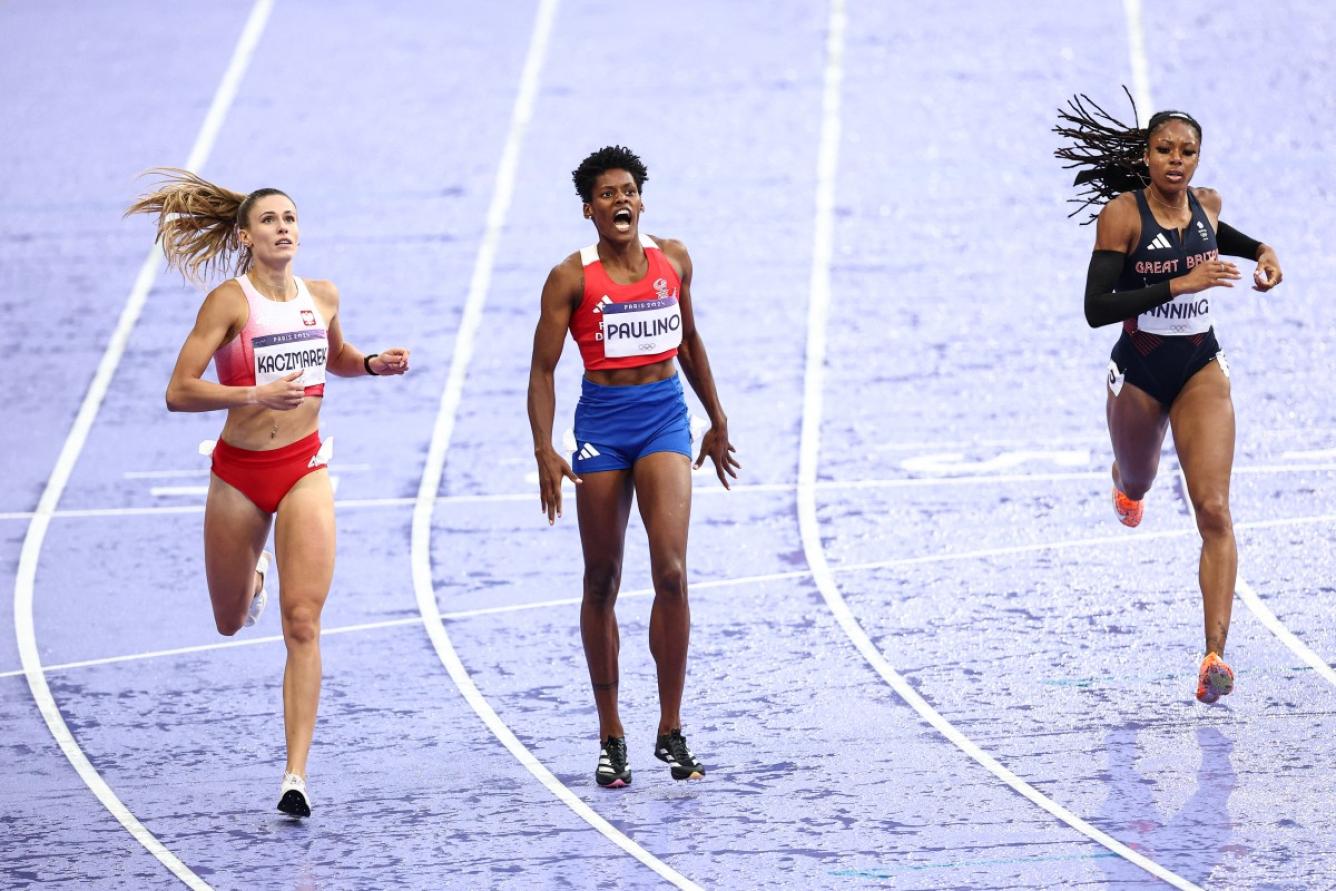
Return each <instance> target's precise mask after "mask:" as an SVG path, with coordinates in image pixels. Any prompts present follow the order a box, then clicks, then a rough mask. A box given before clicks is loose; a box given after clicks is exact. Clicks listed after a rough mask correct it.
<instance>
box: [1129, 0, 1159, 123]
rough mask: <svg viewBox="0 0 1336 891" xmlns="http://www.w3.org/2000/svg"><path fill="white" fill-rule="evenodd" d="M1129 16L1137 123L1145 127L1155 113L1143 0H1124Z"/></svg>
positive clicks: (1133, 93) (1130, 55)
mask: <svg viewBox="0 0 1336 891" xmlns="http://www.w3.org/2000/svg"><path fill="white" fill-rule="evenodd" d="M1123 14H1124V15H1125V16H1126V17H1127V50H1128V57H1129V60H1130V61H1131V63H1132V98H1133V99H1134V100H1136V104H1137V117H1138V118H1139V120H1138V121H1137V125H1138V126H1141V127H1144V126H1146V122H1147V121H1149V120H1150V116H1151V115H1153V114H1155V109H1154V107H1153V106H1152V102H1151V98H1150V65H1149V64H1148V62H1147V59H1146V31H1145V29H1144V28H1143V27H1142V26H1141V0H1123Z"/></svg>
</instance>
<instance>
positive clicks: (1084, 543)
mask: <svg viewBox="0 0 1336 891" xmlns="http://www.w3.org/2000/svg"><path fill="white" fill-rule="evenodd" d="M1324 523H1336V514H1319V515H1317V516H1311V517H1290V518H1287V519H1283V520H1255V521H1253V522H1250V523H1235V524H1234V528H1235V529H1236V530H1246V529H1276V528H1284V527H1292V526H1306V525H1317V524H1324ZM1196 531H1197V530H1195V529H1178V530H1170V531H1165V532H1137V533H1132V532H1127V533H1118V534H1116V535H1110V536H1107V537H1103V538H1075V539H1066V540H1064V541H1050V542H1041V543H1038V544H1032V545H1016V546H1009V547H1000V548H983V549H980V550H974V551H955V552H951V553H945V554H928V555H924V556H921V557H895V558H891V559H887V560H872V561H867V562H863V563H849V564H845V565H844V566H832V567H831V568H830V571H831V572H832V573H833V574H835V575H839V574H841V573H846V572H868V571H870V570H876V569H889V568H894V567H897V566H921V565H923V564H928V563H954V562H956V561H961V560H985V559H988V558H990V557H1008V556H1013V555H1016V554H1025V553H1032V552H1039V551H1056V550H1063V549H1066V548H1084V547H1090V546H1092V545H1107V544H1137V543H1138V542H1143V541H1158V540H1162V539H1166V538H1186V537H1188V536H1190V535H1195V534H1196ZM811 576H812V571H811V570H810V569H791V570H786V571H784V572H766V573H761V574H760V575H744V576H734V577H732V578H723V579H692V580H691V590H693V591H702V590H710V589H712V588H734V587H742V586H745V585H759V584H764V583H767V582H779V581H788V580H791V579H806V578H810V577H811ZM653 594H654V589H653V588H636V589H633V590H630V591H622V592H621V593H620V594H618V595H617V598H618V600H625V599H626V598H628V597H633V598H641V597H650V596H652V595H653ZM579 605H580V598H579V597H556V598H553V599H550V600H528V601H524V602H521V603H512V604H509V605H507V606H485V607H479V608H477V609H462V610H454V611H452V612H448V613H441V619H442V620H443V621H446V622H457V621H461V620H464V619H475V618H479V617H482V616H495V615H504V614H508V613H520V612H528V611H529V610H540V609H552V608H555V607H561V606H579ZM421 624H422V617H421V616H413V617H411V618H405V619H381V620H379V621H376V622H362V623H359V624H356V625H338V626H335V627H333V628H322V629H321V631H320V634H321V636H329V635H335V634H351V633H355V632H359V631H373V630H376V629H380V628H401V627H405V626H408V625H421ZM282 641H283V637H282V635H271V636H269V637H252V638H246V639H244V640H235V639H229V640H225V641H218V642H217V643H211V644H197V645H194V646H188V647H175V648H172V649H168V650H153V651H150V652H146V653H130V654H127V655H123V656H107V657H103V658H100V659H84V660H81V661H78V662H61V663H57V664H53V665H45V666H43V670H44V671H45V672H46V673H47V674H51V673H52V672H56V671H70V670H73V669H76V668H91V667H95V666H98V665H114V664H116V663H118V662H135V661H138V660H141V659H156V658H160V657H163V656H180V655H185V654H190V653H205V652H209V651H211V650H227V649H232V648H234V647H247V646H253V645H255V644H264V643H281V642H282ZM21 674H23V670H22V669H19V670H17V671H0V678H9V677H17V676H19V675H21Z"/></svg>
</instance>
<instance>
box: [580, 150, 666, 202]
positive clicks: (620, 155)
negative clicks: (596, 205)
mask: <svg viewBox="0 0 1336 891" xmlns="http://www.w3.org/2000/svg"><path fill="white" fill-rule="evenodd" d="M609 170H625V171H626V172H627V173H629V174H631V176H632V177H633V178H634V179H635V181H636V188H637V189H642V190H643V189H644V188H645V180H647V179H649V171H648V170H646V169H645V162H644V161H641V160H640V156H639V155H637V154H636V153H635V152H633V151H631V150H630V149H629V148H627V147H626V146H624V145H608V146H604V147H603V148H601V149H599V150H598V151H596V152H594V153H593V154H592V155H590V156H589V157H588V158H585V159H584V160H583V161H581V162H580V166H579V167H577V168H575V169H574V170H572V171H571V179H573V180H575V191H576V192H578V193H579V195H580V200H581V201H583V202H584V203H585V204H588V203H589V202H590V201H593V200H594V181H595V180H597V179H598V178H599V177H600V176H602V175H603V174H605V173H607V172H608V171H609Z"/></svg>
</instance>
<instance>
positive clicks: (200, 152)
mask: <svg viewBox="0 0 1336 891" xmlns="http://www.w3.org/2000/svg"><path fill="white" fill-rule="evenodd" d="M272 9H273V0H256V3H255V5H254V6H253V7H252V8H251V11H250V16H249V17H248V18H247V19H246V24H245V27H244V28H243V29H242V32H241V37H240V39H239V40H238V41H237V45H236V49H234V50H233V52H232V58H231V61H230V62H229V63H228V66H227V71H226V72H225V73H224V75H223V79H222V81H221V82H220V83H219V84H218V90H217V92H216V93H215V94H214V97H213V102H212V104H210V106H209V111H208V114H206V115H205V118H204V123H203V125H202V126H201V128H200V132H199V135H198V136H197V137H196V138H195V145H194V147H193V148H192V149H191V151H190V157H189V158H188V159H187V160H186V164H185V166H186V168H187V169H189V170H199V169H200V168H201V167H202V166H203V165H204V162H205V161H206V160H207V159H208V157H209V153H210V152H211V151H212V149H213V144H214V141H215V140H216V139H217V137H218V133H219V131H220V130H221V128H222V125H223V120H224V118H225V117H226V116H227V112H228V109H229V108H230V107H231V105H232V100H233V99H234V98H235V96H236V93H237V89H238V88H239V87H240V85H241V79H242V76H243V75H244V74H245V72H246V68H247V66H248V65H249V63H250V59H251V56H252V55H253V54H254V52H255V48H256V46H257V45H258V43H259V40H260V35H261V34H262V33H263V31H264V26H265V23H266V22H267V21H268V19H269V13H270V11H271V10H272ZM162 265H163V261H162V256H161V253H160V251H159V248H158V246H157V245H156V244H155V245H154V246H153V247H152V248H151V249H150V250H149V252H148V256H147V257H146V258H145V259H144V263H143V265H141V266H140V267H139V274H138V276H137V277H136V278H135V283H134V286H133V287H132V288H131V289H130V295H129V297H128V298H127V299H126V303H125V308H124V309H122V310H121V315H120V318H119V319H118V320H117V322H116V328H115V330H114V331H113V332H112V334H111V340H110V342H109V343H108V344H107V349H106V352H104V353H103V354H102V359H101V361H100V362H99V363H98V366H97V372H96V373H95V374H94V376H93V381H92V383H91V384H90V385H89V387H88V392H87V393H86V394H85V395H84V398H83V402H82V404H81V405H80V406H79V413H78V415H77V416H76V417H75V419H74V424H73V426H72V427H71V428H70V432H69V435H68V436H66V438H65V444H64V445H63V446H62V447H61V450H60V455H59V456H58V457H57V458H56V465H55V467H54V468H53V469H52V471H51V475H50V476H49V477H47V481H46V487H45V488H44V489H43V490H42V497H41V499H40V500H39V501H38V503H37V510H36V511H35V512H34V514H33V517H32V520H31V522H30V523H29V525H28V532H27V535H26V536H25V537H24V539H23V549H22V551H21V552H20V554H19V566H18V572H17V574H16V576H15V579H14V633H15V636H16V637H17V638H18V648H19V660H20V662H21V664H22V665H23V673H24V675H25V676H26V677H27V680H28V687H29V689H30V690H31V691H32V697H33V700H34V702H35V703H36V704H37V708H38V709H39V710H40V711H41V713H42V718H43V719H44V720H45V721H46V726H47V728H48V729H49V730H50V731H51V735H52V736H53V737H54V738H55V740H56V743H57V744H59V746H60V749H61V751H62V752H64V753H65V757H66V758H67V759H69V762H70V765H71V766H73V768H74V770H75V772H76V773H78V774H79V778H80V779H82V780H83V781H84V783H86V784H87V785H88V788H89V789H90V790H92V792H93V794H94V795H96V796H97V799H98V801H100V802H102V806H103V807H105V808H106V809H107V810H108V811H109V812H110V813H111V814H112V816H114V817H115V818H116V819H117V820H118V821H119V822H120V824H121V825H122V826H124V827H125V829H126V831H128V832H129V833H130V834H131V835H132V836H134V838H135V840H136V841H138V842H139V843H140V844H141V845H143V846H144V848H145V849H146V850H147V851H148V852H149V853H150V854H152V855H153V856H154V857H156V858H157V859H158V860H159V861H160V862H161V863H162V864H163V865H164V866H166V867H167V868H168V869H169V870H171V872H172V874H173V875H175V876H176V877H177V878H178V879H180V880H181V881H182V882H184V883H185V884H186V885H188V886H190V887H191V888H197V889H207V888H208V887H209V885H208V884H207V883H205V881H204V880H203V879H201V878H200V877H199V876H197V875H195V873H194V872H192V871H191V870H190V868H189V867H188V866H186V865H185V864H184V863H182V862H181V860H180V859H178V858H177V857H176V855H175V854H173V853H172V852H171V851H169V850H167V848H166V847H165V846H164V845H163V844H162V842H160V841H158V839H157V838H156V837H155V836H154V835H153V833H151V832H149V831H148V829H147V828H146V827H145V826H144V824H142V823H140V822H139V820H138V819H136V818H135V816H134V814H132V813H130V810H129V809H128V808H127V807H126V806H125V805H124V804H123V803H122V802H121V800H120V799H119V798H117V797H116V793H115V792H113V791H112V790H111V787H110V786H109V785H108V784H107V782H106V781H105V780H103V779H102V776H101V775H100V774H99V773H98V772H97V770H96V769H95V768H94V767H93V765H92V763H91V762H89V760H88V756H87V755H85V754H84V752H83V749H81V748H80V747H79V743H78V741H77V740H76V739H75V738H74V734H73V733H71V732H70V728H69V726H68V725H67V724H66V723H65V719H64V717H62V716H61V714H60V707H59V706H57V705H56V700H55V697H54V696H52V694H51V688H50V686H49V685H48V684H47V682H46V676H45V673H44V672H43V669H42V657H41V652H40V650H39V649H38V646H37V632H36V628H35V626H34V622H33V599H34V593H35V589H36V579H37V564H38V561H39V558H40V556H41V552H42V542H43V541H44V540H45V539H46V531H47V527H48V526H49V525H50V523H51V518H52V515H53V514H54V513H55V510H56V506H57V505H58V504H59V503H60V496H61V494H62V493H63V492H64V491H65V486H66V485H67V484H68V482H69V478H70V474H71V473H72V472H73V471H74V466H75V464H76V463H78V460H79V455H80V454H81V453H82V452H83V448H84V444H85V443H86V442H87V440H88V434H89V432H90V431H91V430H92V427H93V422H94V420H95V419H96V418H97V413H98V410H99V409H100V408H101V406H102V401H103V400H104V399H105V398H106V395H107V391H108V390H109V389H110V387H111V381H112V378H113V376H114V375H115V373H116V367H117V366H118V365H119V364H120V361H121V356H122V355H124V353H125V348H126V344H127V343H128V342H129V339H130V334H131V332H132V331H133V330H134V326H135V322H136V321H138V319H139V316H140V313H141V312H142V311H143V308H144V304H145V302H146V301H147V300H148V292H149V290H150V289H151V288H152V286H153V282H154V280H155V279H156V278H157V277H158V272H159V270H160V269H161V268H162Z"/></svg>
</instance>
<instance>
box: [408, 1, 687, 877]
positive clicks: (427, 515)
mask: <svg viewBox="0 0 1336 891" xmlns="http://www.w3.org/2000/svg"><path fill="white" fill-rule="evenodd" d="M556 9H557V0H540V4H539V7H538V14H537V17H536V19H535V21H534V26H533V36H532V37H531V39H530V43H529V50H528V53H527V55H526V57H525V60H524V71H523V74H521V76H520V88H519V94H518V95H517V96H516V98H515V108H514V111H513V113H512V115H511V119H510V132H509V134H508V135H507V137H506V145H505V149H504V150H503V152H502V154H501V161H500V164H499V165H498V166H497V174H496V188H495V189H494V190H493V191H492V201H491V204H490V206H489V207H488V209H487V229H486V231H485V232H484V234H483V240H482V243H481V245H479V247H478V256H477V259H476V260H475V262H474V266H473V277H472V279H471V281H470V282H469V292H468V298H467V300H466V302H465V305H464V316H463V318H462V320H461V321H460V326H459V333H458V334H457V335H456V337H455V349H454V351H453V355H452V356H451V359H450V371H449V375H448V377H447V378H446V384H445V390H444V391H443V392H442V394H441V404H440V409H439V411H438V413H437V415H436V424H435V427H434V428H433V430H432V436H431V448H430V450H429V451H428V453H427V460H426V464H425V466H424V467H423V470H422V482H421V484H420V485H419V486H418V494H417V500H416V502H415V503H414V505H413V535H412V564H413V591H414V594H415V596H416V598H417V605H418V611H419V612H420V613H421V614H422V624H423V626H424V627H425V628H426V630H427V634H428V636H430V638H431V642H432V645H433V646H434V647H435V648H436V654H437V655H438V656H439V657H440V659H441V662H442V664H444V665H445V668H446V671H448V672H449V673H450V678H451V679H452V680H453V681H454V682H455V685H456V686H457V687H458V688H459V692H460V693H462V694H463V695H464V699H465V700H467V701H468V704H469V706H470V707H472V709H473V711H474V712H476V713H477V715H478V717H479V718H481V719H482V721H483V723H484V724H486V725H487V729H488V730H490V731H492V735H494V736H495V737H496V738H497V739H498V740H499V741H500V742H501V744H502V745H504V746H505V747H506V749H507V750H508V751H509V752H510V754H511V755H513V756H515V759H516V760H517V761H519V762H520V764H522V765H524V767H525V768H526V769H527V770H528V771H529V773H531V774H533V775H534V777H535V778H537V780H538V781H539V782H540V783H542V784H543V786H545V787H546V788H547V790H548V791H549V792H551V793H552V794H553V795H555V796H556V797H557V798H558V799H560V800H561V802H562V803H563V804H565V805H566V806H567V807H569V808H570V809H571V810H573V811H575V813H576V814H578V815H579V816H580V817H581V818H582V819H584V821H585V822H586V823H588V824H589V825H590V826H592V827H593V828H594V829H597V830H598V831H599V832H601V833H602V834H603V835H604V836H605V837H606V838H607V839H608V840H609V841H611V842H612V843H613V844H615V845H616V846H617V847H619V848H621V849H622V850H623V851H625V852H626V853H627V854H630V855H631V856H632V857H634V858H635V859H636V860H639V861H640V862H641V863H643V864H644V865H645V866H648V867H649V868H650V869H652V870H654V872H656V873H658V874H659V875H660V876H662V877H663V878H664V879H666V880H668V881H669V882H672V883H673V884H674V885H676V886H677V887H679V888H684V889H698V887H699V886H697V885H696V884H695V883H693V882H692V881H691V880H690V879H688V878H686V877H685V876H683V875H681V874H680V873H678V872H677V871H676V870H674V869H673V868H672V867H670V866H668V864H666V863H664V862H663V861H661V860H659V859H658V858H657V857H655V856H654V855H653V854H651V853H650V852H649V851H646V850H645V849H644V848H642V847H641V846H640V845H638V844H637V843H636V842H634V841H632V840H631V838H630V837H629V836H628V835H626V834H625V833H623V832H622V831H621V830H620V829H618V828H617V827H615V826H613V825H612V824H611V823H609V822H608V821H607V820H605V819H604V818H603V817H601V816H600V815H599V814H598V812H597V811H595V810H594V809H593V808H591V807H590V806H589V805H588V804H586V803H585V802H584V801H583V800H582V799H581V798H580V797H579V796H578V795H576V794H575V793H574V792H572V791H571V790H570V789H569V788H567V787H566V785H565V784H563V783H562V782H561V780H559V779H557V778H556V776H555V775H553V773H552V772H551V771H550V770H548V769H547V768H546V767H545V766H544V765H543V764H542V762H540V761H539V760H538V758H537V757H535V756H534V754H533V753H532V752H530V751H529V749H528V748H527V747H525V745H524V743H522V742H520V740H519V737H517V736H516V735H515V733H514V731H512V730H511V729H510V727H508V726H507V725H506V723H505V722H504V721H503V720H501V716H500V715H498V714H497V713H496V710H495V709H493V708H492V706H491V704H490V703H489V702H488V701H487V698H486V697H485V696H483V695H482V693H481V692H480V691H479V690H478V687H477V685H476V684H474V683H473V678H472V677H471V676H470V675H469V672H468V669H467V668H465V667H464V663H463V662H461V661H460V659H459V655H458V654H457V653H456V652H455V648H454V644H452V643H451V642H450V635H449V634H447V633H446V631H445V623H444V619H443V617H442V615H441V611H440V607H439V606H438V604H437V603H436V589H435V586H434V584H433V583H432V576H431V520H432V513H433V511H434V509H435V506H436V500H437V498H436V493H437V492H438V491H439V490H440V487H441V476H442V473H443V470H444V467H445V457H446V452H447V451H448V450H449V448H450V439H451V436H452V435H453V434H454V427H455V415H456V414H457V413H458V411H459V404H460V402H461V400H462V399H463V392H464V381H465V379H466V377H467V376H468V366H469V361H470V360H471V358H472V356H473V343H474V339H475V336H476V335H477V332H478V328H479V326H480V325H481V324H482V312H483V304H484V302H485V301H486V298H487V290H488V288H489V286H490V283H491V278H492V267H493V265H494V264H495V260H496V252H497V246H498V244H499V242H500V240H501V229H502V227H503V226H504V225H505V219H506V214H507V212H508V211H509V209H510V199H511V196H512V194H513V193H514V190H515V172H516V169H517V167H518V166H519V152H520V144H521V142H522V141H523V138H524V132H525V130H526V129H527V128H528V124H529V119H530V117H531V116H532V113H533V105H534V98H535V96H536V94H537V92H538V76H539V72H540V70H541V69H542V65H543V60H544V57H545V56H546V55H547V44H548V38H549V37H550V35H551V32H552V21H553V19H554V18H555V16H556Z"/></svg>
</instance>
